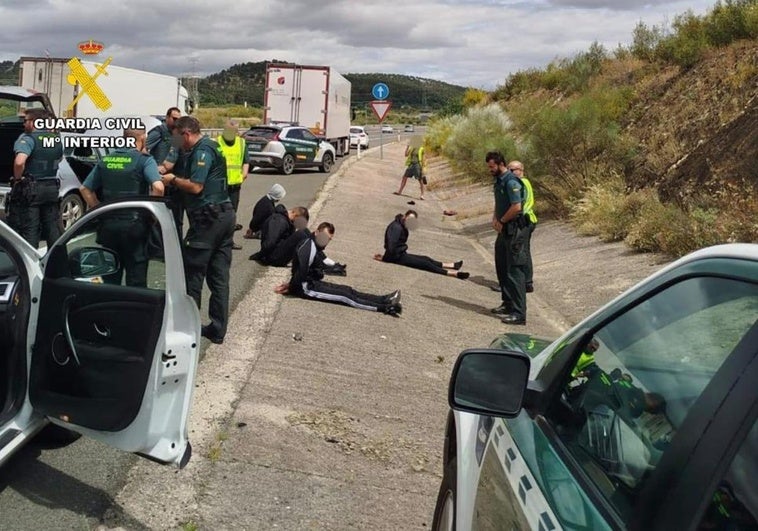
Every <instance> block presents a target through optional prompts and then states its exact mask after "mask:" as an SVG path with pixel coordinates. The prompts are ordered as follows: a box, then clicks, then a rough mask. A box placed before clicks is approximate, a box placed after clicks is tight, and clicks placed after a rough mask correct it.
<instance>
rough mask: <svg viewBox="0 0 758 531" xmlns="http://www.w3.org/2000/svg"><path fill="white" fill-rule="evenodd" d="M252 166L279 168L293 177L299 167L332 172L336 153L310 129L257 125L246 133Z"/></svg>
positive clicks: (293, 126) (244, 136)
mask: <svg viewBox="0 0 758 531" xmlns="http://www.w3.org/2000/svg"><path fill="white" fill-rule="evenodd" d="M242 136H243V138H244V139H245V140H246V141H247V143H248V153H249V156H250V165H251V166H258V167H260V168H276V169H277V170H279V171H280V172H282V173H283V174H284V175H290V174H291V173H292V172H293V171H294V170H295V168H307V167H317V168H318V169H319V170H321V171H322V172H325V173H329V172H330V171H332V166H333V165H334V159H335V157H336V150H335V149H334V146H332V145H331V144H330V143H329V142H327V141H326V140H323V139H321V138H319V137H317V136H316V135H314V134H313V133H312V132H311V131H310V130H309V129H308V128H306V127H301V126H295V125H285V126H281V125H256V126H253V127H251V128H250V129H249V130H247V131H246V132H245V133H243V135H242Z"/></svg>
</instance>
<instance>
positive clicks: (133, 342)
mask: <svg viewBox="0 0 758 531" xmlns="http://www.w3.org/2000/svg"><path fill="white" fill-rule="evenodd" d="M41 271H42V272H41V273H40V272H39V270H38V272H37V275H36V276H37V278H32V279H30V280H31V286H32V303H33V304H32V310H31V314H30V326H29V331H28V344H29V345H33V346H32V347H31V350H30V353H29V400H30V401H31V405H32V407H33V408H34V410H35V411H36V412H37V413H39V414H41V415H44V416H46V417H48V419H50V421H51V422H53V423H55V424H58V425H61V426H63V427H65V428H68V429H70V430H72V431H76V432H78V433H81V434H83V435H86V436H88V437H91V438H93V439H96V440H98V441H101V442H103V443H105V444H108V445H110V446H113V447H116V448H119V449H121V450H125V451H128V452H134V453H137V454H139V455H141V456H143V457H146V458H149V459H152V460H155V461H158V462H161V463H172V464H175V465H177V466H180V467H183V466H184V465H186V463H187V462H188V461H189V458H190V455H191V446H190V444H189V441H188V429H187V420H188V415H189V410H190V403H191V399H192V389H193V386H194V379H195V371H196V368H197V360H198V344H199V338H200V315H199V312H198V309H197V306H196V305H195V303H194V301H193V300H192V299H191V298H190V297H189V296H188V295H187V294H186V288H185V281H184V266H183V264H182V259H181V248H180V245H179V240H178V238H177V234H176V228H175V226H174V221H173V217H172V216H171V214H170V211H169V210H168V208H167V207H166V205H165V204H163V203H162V202H160V201H151V200H140V201H124V202H118V203H112V204H107V205H102V206H100V207H98V208H97V209H95V210H94V211H92V212H90V213H88V214H87V215H86V216H84V217H83V218H82V219H81V220H79V221H78V222H77V223H76V224H75V225H74V226H73V227H72V228H71V229H70V230H69V231H67V232H66V233H65V234H64V235H63V236H62V237H61V238H60V239H59V240H58V241H57V242H56V243H55V244H54V245H53V247H52V248H51V249H50V250H49V251H48V253H47V255H46V256H45V258H44V259H43V261H42V268H41ZM35 303H36V304H35ZM35 324H36V327H35V326H34V325H35Z"/></svg>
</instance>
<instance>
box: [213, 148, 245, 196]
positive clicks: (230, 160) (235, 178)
mask: <svg viewBox="0 0 758 531" xmlns="http://www.w3.org/2000/svg"><path fill="white" fill-rule="evenodd" d="M218 147H219V151H221V154H222V155H223V156H224V158H225V159H226V182H227V184H229V185H235V184H242V181H244V180H245V179H244V177H245V176H244V175H242V163H243V162H244V160H245V155H246V153H245V140H244V139H243V138H242V137H240V136H238V137H237V138H235V139H234V144H232V145H231V146H229V145H227V143H226V140H224V139H223V138H219V139H218Z"/></svg>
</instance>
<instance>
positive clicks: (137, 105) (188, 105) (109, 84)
mask: <svg viewBox="0 0 758 531" xmlns="http://www.w3.org/2000/svg"><path fill="white" fill-rule="evenodd" d="M68 61H69V59H60V58H48V57H22V58H21V79H20V82H19V85H20V86H22V87H24V88H27V89H33V90H37V91H39V92H44V93H45V94H47V95H48V98H49V99H50V103H51V104H52V106H53V110H54V111H55V114H56V116H58V117H60V118H63V117H72V118H106V117H111V116H114V117H122V116H146V115H153V116H165V115H166V110H167V109H168V108H169V107H178V108H179V109H181V110H182V113H183V114H190V113H191V112H192V110H193V107H194V106H193V102H192V101H191V100H190V99H189V95H188V92H187V89H186V88H184V87H183V86H182V84H181V82H180V80H179V79H178V78H176V77H173V76H167V75H164V74H155V73H153V72H145V71H143V70H134V69H132V68H123V67H120V66H114V65H111V64H108V65H105V67H104V68H102V73H100V74H98V66H99V65H102V64H103V63H102V62H94V61H81V63H82V65H83V66H84V68H85V69H86V71H87V74H88V75H89V76H92V77H95V76H96V75H97V77H96V78H95V83H96V84H97V86H98V87H99V89H100V91H102V94H103V95H105V97H107V98H108V100H109V101H110V104H111V105H110V107H109V108H107V109H100V108H98V107H97V106H96V105H95V102H94V101H93V98H92V97H90V94H83V95H81V92H82V86H81V84H80V83H78V82H76V83H74V84H71V83H70V82H69V74H71V69H70V68H69V66H68V64H67V63H68ZM79 95H81V97H80V98H79V99H78V101H77V103H76V105H75V106H74V107H73V108H72V109H71V111H70V112H67V110H68V107H69V105H70V104H71V102H73V101H74V99H75V98H77V96H79ZM93 96H94V94H93Z"/></svg>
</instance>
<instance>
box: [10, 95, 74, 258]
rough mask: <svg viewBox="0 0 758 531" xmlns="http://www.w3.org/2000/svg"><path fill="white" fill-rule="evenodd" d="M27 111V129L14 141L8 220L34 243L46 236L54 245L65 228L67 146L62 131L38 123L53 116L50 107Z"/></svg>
mask: <svg viewBox="0 0 758 531" xmlns="http://www.w3.org/2000/svg"><path fill="white" fill-rule="evenodd" d="M24 114H25V116H24V133H22V134H21V136H19V137H18V140H16V142H15V144H14V145H13V152H14V159H13V182H12V189H11V196H10V198H9V201H8V224H9V225H10V226H11V227H13V229H14V230H15V231H16V232H18V233H19V234H20V235H21V236H22V237H23V238H24V239H25V240H26V241H27V242H29V243H30V244H31V245H32V246H33V247H35V248H36V247H38V246H39V242H40V240H41V239H42V238H44V239H45V241H46V242H47V247H48V248H50V247H51V246H52V245H53V243H54V242H55V240H57V239H58V238H59V237H60V235H61V233H62V232H63V230H62V227H61V213H60V208H59V206H58V205H59V200H58V192H59V189H60V182H59V180H58V165H59V164H60V161H61V159H62V158H63V146H62V142H61V139H60V135H59V134H58V133H56V132H53V131H48V130H46V129H42V128H37V127H35V122H38V121H40V120H44V119H45V118H49V114H48V112H47V111H45V110H44V109H28V110H27V111H26V112H25V113H24ZM38 125H42V124H39V123H38Z"/></svg>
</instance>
